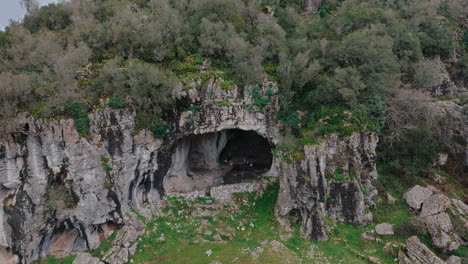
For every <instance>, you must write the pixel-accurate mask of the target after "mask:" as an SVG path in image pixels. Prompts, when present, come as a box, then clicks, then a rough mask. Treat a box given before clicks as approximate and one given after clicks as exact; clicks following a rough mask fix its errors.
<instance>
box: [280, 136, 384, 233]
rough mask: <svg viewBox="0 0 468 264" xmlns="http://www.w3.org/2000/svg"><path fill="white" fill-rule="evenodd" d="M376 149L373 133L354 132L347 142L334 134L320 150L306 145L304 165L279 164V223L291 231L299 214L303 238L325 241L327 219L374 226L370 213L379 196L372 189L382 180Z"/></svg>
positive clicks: (321, 144) (315, 146) (318, 146)
mask: <svg viewBox="0 0 468 264" xmlns="http://www.w3.org/2000/svg"><path fill="white" fill-rule="evenodd" d="M376 144H377V137H376V136H375V135H373V134H372V133H368V134H359V133H354V134H353V135H352V136H350V137H349V138H347V139H345V140H339V139H338V137H337V136H336V135H333V136H330V137H328V138H327V139H326V140H325V141H323V142H322V143H320V144H318V145H314V146H305V147H304V152H305V157H304V159H303V160H299V161H295V162H289V163H288V162H278V161H277V163H276V166H277V170H278V174H279V175H280V191H279V198H278V203H277V205H276V212H275V214H276V217H277V219H278V221H279V222H280V224H281V225H283V226H284V227H286V228H289V227H290V223H289V216H290V215H291V214H296V215H298V216H300V218H301V220H302V225H301V231H302V234H303V236H304V237H307V238H312V239H315V240H325V239H327V238H328V234H327V228H326V226H325V221H324V217H325V216H329V217H331V218H332V219H334V220H336V221H339V222H344V221H346V222H351V223H355V224H367V223H370V222H371V221H372V214H371V213H366V210H365V209H366V208H367V207H369V206H372V205H373V204H372V199H371V198H372V195H375V194H376V191H375V187H374V185H373V184H372V181H373V180H374V179H375V178H376V177H377V171H376V168H375V161H376V153H375V147H376ZM365 193H366V194H367V195H366V194H365Z"/></svg>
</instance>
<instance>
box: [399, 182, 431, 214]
mask: <svg viewBox="0 0 468 264" xmlns="http://www.w3.org/2000/svg"><path fill="white" fill-rule="evenodd" d="M432 193H433V192H432V191H431V189H429V188H426V187H422V186H419V185H416V186H414V187H412V188H411V189H409V190H408V191H407V192H405V193H404V194H403V198H404V199H405V201H406V203H407V204H408V205H409V206H410V207H411V208H413V209H415V210H419V209H421V205H422V203H423V202H424V200H426V199H427V198H429V196H431V195H432Z"/></svg>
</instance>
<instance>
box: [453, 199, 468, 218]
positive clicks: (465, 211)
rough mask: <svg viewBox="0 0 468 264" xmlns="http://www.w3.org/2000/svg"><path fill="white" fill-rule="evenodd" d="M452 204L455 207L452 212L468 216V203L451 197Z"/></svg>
mask: <svg viewBox="0 0 468 264" xmlns="http://www.w3.org/2000/svg"><path fill="white" fill-rule="evenodd" d="M452 205H453V207H454V208H455V212H454V213H456V214H459V215H467V216H468V205H466V204H465V203H464V202H462V201H460V200H457V199H452Z"/></svg>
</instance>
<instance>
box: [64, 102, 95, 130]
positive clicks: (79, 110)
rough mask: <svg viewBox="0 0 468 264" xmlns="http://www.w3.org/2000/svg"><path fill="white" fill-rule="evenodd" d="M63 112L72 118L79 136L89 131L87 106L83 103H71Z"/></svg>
mask: <svg viewBox="0 0 468 264" xmlns="http://www.w3.org/2000/svg"><path fill="white" fill-rule="evenodd" d="M65 112H66V114H67V115H68V116H70V117H71V118H73V119H74V121H75V128H76V130H77V131H78V134H79V135H80V136H85V135H87V134H88V133H89V129H90V125H89V117H88V106H87V105H86V104H83V103H71V104H68V105H67V106H66V107H65Z"/></svg>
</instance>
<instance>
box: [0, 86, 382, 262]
mask: <svg viewBox="0 0 468 264" xmlns="http://www.w3.org/2000/svg"><path fill="white" fill-rule="evenodd" d="M207 83H208V84H207V85H205V86H203V87H201V86H200V85H201V82H200V83H199V84H194V87H193V88H192V89H190V90H189V91H180V93H178V94H177V97H178V103H179V104H180V109H186V108H187V109H188V108H190V107H192V108H193V109H195V108H194V107H193V106H197V107H196V109H197V110H181V112H177V113H175V117H174V120H173V123H172V124H171V133H170V134H169V135H168V136H167V137H166V138H165V139H164V141H163V140H156V139H154V138H153V137H152V135H151V133H150V132H148V131H146V130H143V131H140V132H139V133H135V131H134V128H135V120H134V119H135V116H134V113H131V112H128V111H125V110H110V109H105V108H104V109H98V110H96V111H95V112H93V113H92V114H90V115H89V119H90V133H89V135H87V136H86V137H80V136H79V135H78V133H77V131H76V129H75V126H74V122H73V120H57V121H46V120H36V119H33V118H24V119H23V120H22V121H21V122H20V124H21V129H20V130H18V132H16V133H13V134H9V135H5V136H3V137H2V138H1V139H0V186H1V187H0V199H1V200H2V203H0V209H1V210H0V247H2V248H8V250H9V251H8V254H11V257H12V258H13V259H15V256H18V257H19V261H20V262H21V263H25V264H29V263H31V262H32V261H33V260H35V259H38V258H42V257H45V256H47V255H50V254H55V255H57V256H61V255H65V254H69V253H77V252H80V251H83V250H92V249H95V248H97V247H98V246H99V244H100V243H101V241H102V240H103V239H105V238H107V237H108V236H109V235H110V234H111V233H112V232H116V231H115V230H116V229H119V228H122V229H120V230H122V232H119V233H118V240H119V243H117V244H118V245H114V247H113V248H112V249H111V250H110V252H107V253H106V255H105V257H104V258H103V261H104V262H107V263H113V264H114V263H124V262H125V261H126V260H128V257H129V256H130V255H131V254H133V253H134V251H135V250H136V245H137V241H135V239H136V237H137V236H138V235H140V234H141V232H140V231H139V229H138V228H139V227H138V228H137V226H135V225H132V224H129V220H128V219H126V217H125V215H127V214H128V213H129V212H130V211H131V209H137V210H140V211H141V212H142V213H144V214H150V213H149V212H150V210H151V208H156V207H158V204H159V201H160V197H161V195H165V192H166V190H165V188H164V181H165V176H167V175H168V171H170V170H169V169H170V168H171V163H172V159H174V157H176V158H177V154H175V156H174V153H175V152H176V149H177V147H176V146H177V143H178V142H180V141H181V140H182V141H183V139H184V138H185V137H188V136H193V135H195V136H196V135H202V134H203V135H205V134H209V133H215V134H216V133H222V131H224V130H229V129H239V130H244V131H252V132H255V133H256V134H258V135H260V136H261V137H263V138H264V139H265V140H266V141H267V142H269V144H270V146H271V148H274V145H275V144H277V143H278V136H279V131H280V129H281V123H280V122H279V121H278V120H277V115H278V111H279V102H278V98H277V96H276V95H275V94H276V93H277V91H278V89H277V87H276V86H275V84H274V83H271V82H265V83H263V84H262V85H260V86H256V87H245V88H243V89H239V88H237V87H233V88H232V89H228V90H225V89H222V88H221V86H220V80H218V79H212V80H209V81H208V82H207ZM197 85H198V86H200V87H198V86H197ZM254 89H255V93H257V96H262V97H264V98H268V101H269V103H268V105H267V106H265V107H262V109H259V108H258V107H257V106H256V105H255V101H254V100H253V99H252V93H253V92H254ZM192 108H191V109H192ZM208 141H210V140H208ZM377 141H378V140H377V137H376V136H375V135H374V134H372V133H354V134H353V135H351V136H350V137H348V138H345V139H340V138H338V136H336V135H330V136H329V137H327V138H326V140H324V141H323V142H322V143H320V144H318V145H315V146H306V147H305V148H304V152H305V157H304V159H303V160H300V161H296V162H293V163H290V162H286V161H285V160H283V159H281V158H279V157H274V158H273V161H272V165H271V169H270V170H269V171H268V172H266V175H268V176H272V177H279V178H280V186H281V187H280V194H279V201H278V204H277V207H276V216H277V218H278V221H279V222H280V223H282V224H283V225H284V226H285V227H287V226H288V220H287V219H288V216H289V215H290V214H291V213H294V214H295V213H298V215H301V221H302V233H303V235H304V236H305V237H308V238H312V239H318V240H323V239H327V237H328V235H327V232H328V230H327V228H326V226H325V223H324V217H325V216H329V217H331V218H333V219H335V220H337V221H347V222H352V223H356V224H366V223H369V222H370V221H371V219H372V215H371V214H370V213H369V214H366V211H365V209H366V208H367V207H372V206H374V203H373V200H372V198H373V197H374V196H375V195H376V194H377V191H376V190H375V188H374V186H373V184H372V181H373V180H374V179H375V177H376V175H377V173H376V170H375V160H376V154H375V147H376V144H377ZM210 142H211V143H215V144H214V146H216V147H221V145H222V144H220V143H221V141H219V138H217V139H216V141H210ZM210 142H204V141H203V142H199V143H200V146H199V147H198V148H196V150H197V153H198V152H199V153H198V154H200V155H199V156H192V158H193V157H203V159H193V160H192V161H194V163H192V164H198V165H200V164H201V163H200V162H199V161H209V162H211V163H206V164H204V163H203V164H201V165H203V166H204V165H208V166H210V164H211V165H213V164H214V162H218V161H219V160H214V159H212V157H211V156H210V154H213V153H212V152H211V150H214V149H215V148H210V147H209V146H211V145H210V144H211V143H210ZM205 143H206V144H205ZM208 143H210V144H208ZM216 144H217V145H216ZM216 151H218V150H217V148H216ZM233 151H235V150H233ZM198 154H197V155H198ZM215 154H216V155H218V154H219V152H216V153H215ZM235 162H237V161H236V160H234V161H233V165H235ZM185 164H187V163H185ZM186 171H187V170H186ZM189 171H190V170H189ZM336 173H338V174H340V173H341V174H340V177H339V178H334V176H333V175H334V174H336ZM171 175H175V176H176V179H181V177H180V176H183V177H188V176H189V175H180V174H178V172H177V171H176V172H175V173H174V171H171ZM183 177H182V178H183ZM185 183H187V182H184V184H185ZM189 187H190V188H187V189H196V188H191V187H193V186H189ZM364 193H366V195H364ZM132 252H133V253H132ZM2 256H3V255H2ZM8 256H10V255H8ZM82 258H85V256H83V257H82ZM83 261H87V260H83ZM90 261H94V260H90Z"/></svg>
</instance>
